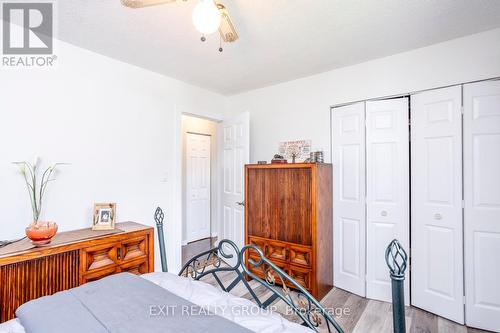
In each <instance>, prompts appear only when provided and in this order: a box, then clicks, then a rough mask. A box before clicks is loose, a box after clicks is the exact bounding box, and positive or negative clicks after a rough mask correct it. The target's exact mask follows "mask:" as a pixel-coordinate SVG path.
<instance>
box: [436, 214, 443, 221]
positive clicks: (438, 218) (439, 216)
mask: <svg viewBox="0 0 500 333" xmlns="http://www.w3.org/2000/svg"><path fill="white" fill-rule="evenodd" d="M442 218H443V215H441V214H439V213H436V214H434V220H441V219H442Z"/></svg>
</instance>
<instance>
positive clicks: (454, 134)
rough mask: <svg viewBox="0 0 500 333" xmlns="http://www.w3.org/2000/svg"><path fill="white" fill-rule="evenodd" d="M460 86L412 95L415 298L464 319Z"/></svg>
mask: <svg viewBox="0 0 500 333" xmlns="http://www.w3.org/2000/svg"><path fill="white" fill-rule="evenodd" d="M461 100H462V91H461V87H460V86H456V87H450V88H444V89H437V90H432V91H426V92H422V93H419V94H416V95H413V96H412V97H411V105H412V106H411V145H412V146H411V170H412V171H411V200H412V203H411V217H412V223H411V235H412V240H411V245H412V246H411V249H412V261H411V269H412V272H411V274H412V279H411V284H412V286H411V287H412V288H411V303H412V304H413V305H415V306H417V307H420V308H423V309H425V310H428V311H430V312H432V313H435V314H438V315H440V316H443V317H445V318H448V319H451V320H454V321H456V322H459V323H463V322H464V306H463V238H462V232H463V228H462V114H461V105H462V103H461Z"/></svg>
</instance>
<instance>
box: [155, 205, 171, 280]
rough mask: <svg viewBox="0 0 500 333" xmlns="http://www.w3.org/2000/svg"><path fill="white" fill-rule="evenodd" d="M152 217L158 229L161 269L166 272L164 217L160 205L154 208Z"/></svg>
mask: <svg viewBox="0 0 500 333" xmlns="http://www.w3.org/2000/svg"><path fill="white" fill-rule="evenodd" d="M154 217H155V222H156V228H157V231H158V243H159V245H160V257H161V270H162V271H163V272H168V266H167V253H166V252H165V237H164V236H163V219H164V218H165V215H164V214H163V211H162V210H161V208H160V207H158V208H156V211H155V215H154Z"/></svg>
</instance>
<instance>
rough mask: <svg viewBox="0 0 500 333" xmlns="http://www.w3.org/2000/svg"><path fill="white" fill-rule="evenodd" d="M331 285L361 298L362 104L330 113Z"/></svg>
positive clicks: (363, 123) (362, 238)
mask: <svg viewBox="0 0 500 333" xmlns="http://www.w3.org/2000/svg"><path fill="white" fill-rule="evenodd" d="M332 129H333V136H332V140H333V142H332V148H333V165H334V168H333V179H334V182H333V184H334V185H333V186H334V188H333V206H334V207H335V209H334V210H333V229H334V230H333V235H334V243H333V244H334V251H333V257H334V259H333V266H334V267H333V269H334V275H333V276H334V278H333V279H334V285H335V286H336V287H339V288H342V289H345V290H348V291H350V292H353V293H355V294H358V295H360V296H365V294H366V291H365V263H366V262H365V245H366V243H365V225H366V223H365V103H364V102H363V103H357V104H352V105H347V106H343V107H338V108H334V109H333V117H332Z"/></svg>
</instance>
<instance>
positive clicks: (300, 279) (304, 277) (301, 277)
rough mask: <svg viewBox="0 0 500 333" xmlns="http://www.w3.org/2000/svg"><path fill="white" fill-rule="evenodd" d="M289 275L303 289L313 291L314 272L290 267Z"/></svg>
mask: <svg viewBox="0 0 500 333" xmlns="http://www.w3.org/2000/svg"><path fill="white" fill-rule="evenodd" d="M288 275H290V277H291V278H292V279H294V280H295V281H296V282H297V283H298V284H300V285H301V286H302V287H304V288H306V289H308V290H310V289H311V278H312V271H311V270H310V269H307V268H302V267H298V266H293V265H290V268H289V269H288Z"/></svg>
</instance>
